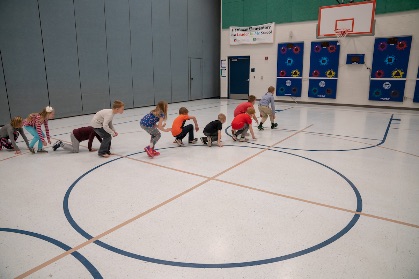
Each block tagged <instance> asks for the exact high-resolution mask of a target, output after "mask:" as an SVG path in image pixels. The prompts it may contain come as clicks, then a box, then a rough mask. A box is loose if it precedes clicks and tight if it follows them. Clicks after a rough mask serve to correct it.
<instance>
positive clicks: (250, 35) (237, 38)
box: [230, 22, 275, 45]
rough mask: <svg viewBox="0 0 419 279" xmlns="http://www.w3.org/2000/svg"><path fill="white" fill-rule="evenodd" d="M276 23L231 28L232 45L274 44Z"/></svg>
mask: <svg viewBox="0 0 419 279" xmlns="http://www.w3.org/2000/svg"><path fill="white" fill-rule="evenodd" d="M274 26H275V23H274V22H272V23H267V24H262V25H256V26H249V27H237V26H231V27H230V45H243V44H273V42H274Z"/></svg>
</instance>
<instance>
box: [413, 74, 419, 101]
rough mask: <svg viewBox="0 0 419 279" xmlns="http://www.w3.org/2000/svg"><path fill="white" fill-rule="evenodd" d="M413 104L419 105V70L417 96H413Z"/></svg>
mask: <svg viewBox="0 0 419 279" xmlns="http://www.w3.org/2000/svg"><path fill="white" fill-rule="evenodd" d="M413 102H415V103H419V69H418V76H417V78H416V87H415V95H413Z"/></svg>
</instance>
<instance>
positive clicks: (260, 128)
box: [258, 123, 263, 131]
mask: <svg viewBox="0 0 419 279" xmlns="http://www.w3.org/2000/svg"><path fill="white" fill-rule="evenodd" d="M258 129H259V131H262V130H263V126H262V123H261V124H259V126H258Z"/></svg>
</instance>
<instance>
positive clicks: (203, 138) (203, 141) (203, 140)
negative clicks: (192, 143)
mask: <svg viewBox="0 0 419 279" xmlns="http://www.w3.org/2000/svg"><path fill="white" fill-rule="evenodd" d="M201 141H202V143H203V144H205V145H206V144H207V142H208V139H207V137H202V138H201Z"/></svg>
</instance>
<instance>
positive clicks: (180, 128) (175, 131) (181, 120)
mask: <svg viewBox="0 0 419 279" xmlns="http://www.w3.org/2000/svg"><path fill="white" fill-rule="evenodd" d="M188 112H189V111H188V109H187V108H185V107H181V108H180V109H179V116H178V117H176V118H175V120H173V124H172V135H173V136H174V137H175V138H176V139H175V142H176V143H177V144H178V146H183V142H182V139H183V138H184V137H185V136H186V135H187V134H189V143H196V142H197V141H198V139H197V138H194V134H193V130H194V127H193V125H192V124H189V125H186V126H185V122H186V120H190V119H192V120H193V122H194V123H195V131H197V132H198V131H199V127H198V122H197V121H196V117H195V116H192V115H188Z"/></svg>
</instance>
